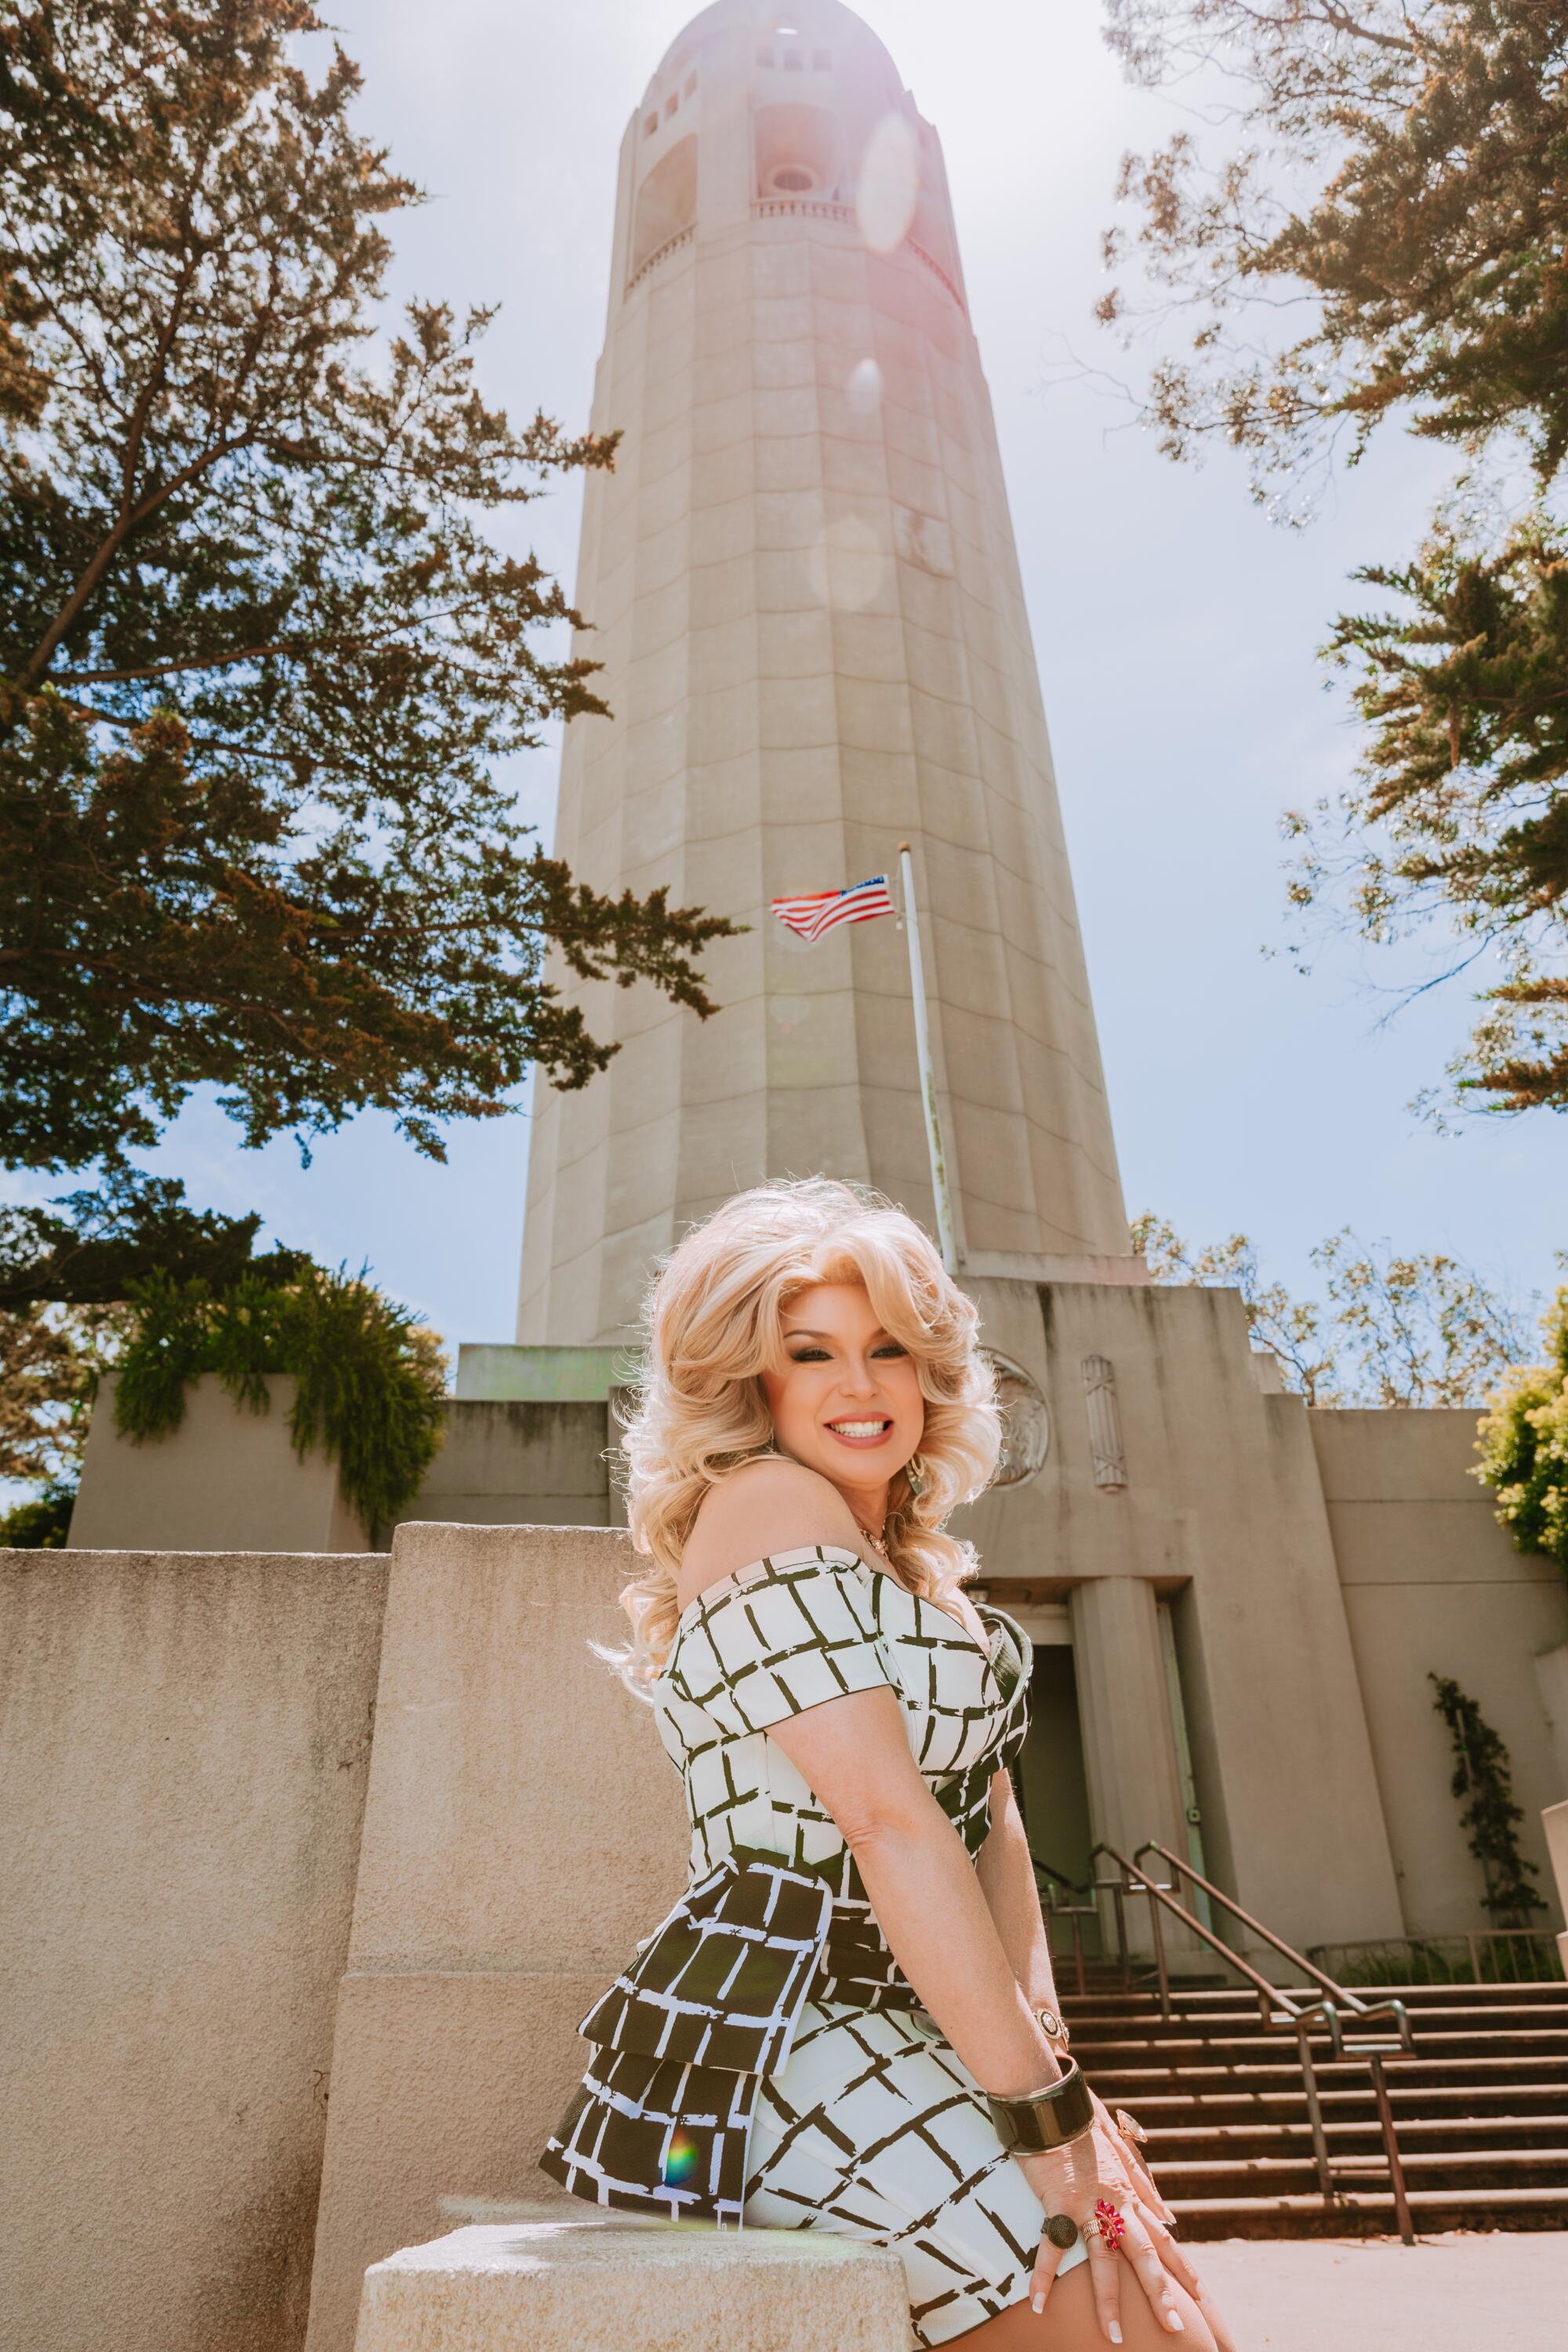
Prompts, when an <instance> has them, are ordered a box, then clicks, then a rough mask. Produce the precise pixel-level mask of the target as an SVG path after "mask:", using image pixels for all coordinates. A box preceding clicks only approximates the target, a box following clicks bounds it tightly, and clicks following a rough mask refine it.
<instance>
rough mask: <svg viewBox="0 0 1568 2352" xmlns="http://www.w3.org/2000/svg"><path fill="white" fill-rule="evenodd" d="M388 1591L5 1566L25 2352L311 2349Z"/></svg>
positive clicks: (213, 1564) (6, 1878) (16, 2144)
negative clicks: (343, 1981)
mask: <svg viewBox="0 0 1568 2352" xmlns="http://www.w3.org/2000/svg"><path fill="white" fill-rule="evenodd" d="M605 1540H606V1541H607V1540H608V1538H605ZM386 1573H387V1563H386V1560H385V1559H384V1556H379V1555H375V1554H370V1555H363V1554H362V1555H361V1556H360V1557H358V1558H357V1559H320V1558H314V1557H312V1558H279V1557H277V1556H269V1555H268V1554H266V1553H257V1552H245V1553H240V1554H237V1555H236V1554H231V1555H228V1556H226V1557H225V1556H222V1555H217V1556H215V1555H212V1554H205V1555H196V1556H193V1555H191V1554H189V1553H186V1554H176V1555H173V1556H171V1555H167V1554H164V1555H162V1556H159V1555H155V1554H153V1555H149V1554H144V1553H140V1552H124V1551H121V1552H98V1553H93V1552H81V1551H43V1552H40V1551H7V1552H0V1660H3V1661H4V1666H3V1669H0V1780H4V1784H5V1805H4V1807H3V1808H0V1980H3V1981H4V1983H5V1999H4V2000H3V2001H0V2079H3V2080H4V2083H5V2098H4V2104H5V2127H4V2129H3V2130H0V2212H3V2213H4V2215H5V2261H4V2263H0V2344H4V2345H5V2347H7V2352H132V2347H136V2352H141V2347H146V2352H216V2347H219V2346H221V2347H223V2352H299V2347H300V2342H301V2339H302V2337H303V2335H304V2327H305V2311H306V2300H307V2296H308V2294H309V2286H310V2249H311V2241H312V2237H313V2233H314V2227H315V2210H316V2200H317V2188H318V2183H319V2179H320V2173H321V2149H322V2142H323V2137H324V2134H325V2131H326V2121H327V2082H328V2069H329V2066H330V2064H331V2048H332V2012H333V2002H334V1997H335V1991H336V1986H337V1980H338V1978H339V1976H340V1974H341V1972H342V1966H343V1958H344V1954H345V1951H346V1949H347V1945H348V1935H349V1916H350V1908H351V1905H352V1903H353V1885H354V1869H355V1860H356V1856H357V1854H358V1851H359V1834H360V1822H361V1816H362V1812H363V1804H364V1793H365V1786H366V1781H367V1779H368V1771H369V1759H370V1747H371V1724H372V1709H373V1703H374V1696H375V1685H376V1661H377V1654H378V1651H379V1646H380V1638H381V1619H382V1611H383V1607H384V1600H385V1591H386ZM432 2219H434V2217H432Z"/></svg>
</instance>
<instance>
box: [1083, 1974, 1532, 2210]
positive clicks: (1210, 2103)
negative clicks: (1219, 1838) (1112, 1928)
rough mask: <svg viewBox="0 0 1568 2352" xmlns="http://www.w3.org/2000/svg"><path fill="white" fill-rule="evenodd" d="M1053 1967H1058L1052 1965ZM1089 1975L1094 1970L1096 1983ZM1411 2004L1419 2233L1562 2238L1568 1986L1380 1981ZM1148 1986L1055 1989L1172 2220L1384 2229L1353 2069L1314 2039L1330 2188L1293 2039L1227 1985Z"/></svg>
mask: <svg viewBox="0 0 1568 2352" xmlns="http://www.w3.org/2000/svg"><path fill="white" fill-rule="evenodd" d="M1064 1973H1066V1972H1065V1971H1064ZM1095 1975H1096V1976H1100V1971H1099V1970H1096V1971H1095ZM1390 1992H1397V1993H1398V1995H1399V1997H1400V1999H1401V2000H1404V2001H1405V2003H1406V2004H1407V2005H1408V2008H1409V2011H1410V2017H1411V2024H1412V2028H1413V2031H1414V2035H1415V2051H1416V2054H1415V2057H1414V2058H1405V2057H1394V2058H1391V2059H1390V2060H1389V2062H1388V2081H1389V2091H1390V2101H1391V2105H1392V2106H1393V2110H1394V2123H1395V2126H1396V2129H1397V2134H1398V2140H1399V2148H1400V2153H1401V2155H1402V2157H1403V2158H1404V2162H1405V2179H1406V2183H1407V2186H1408V2189H1409V2194H1410V2206H1411V2213H1412V2218H1413V2220H1414V2221H1415V2227H1416V2229H1417V2230H1418V2231H1422V2230H1451V2229H1459V2228H1464V2229H1482V2230H1534V2229H1558V2230H1560V2229H1563V2228H1568V1984H1563V1983H1546V1984H1526V1985H1489V1984H1483V1985H1412V1986H1408V1987H1399V1986H1395V1987H1384V1986H1379V1987H1378V1988H1377V1989H1376V1990H1375V1991H1371V1992H1369V1993H1368V1995H1367V1998H1369V1999H1371V2000H1378V1999H1383V1998H1386V1997H1387V1996H1388V1994H1389V1993H1390ZM1171 2001H1172V2010H1173V2015H1172V2016H1171V2017H1170V2018H1169V2019H1166V2018H1163V2017H1162V2016H1161V2014H1160V2005H1159V2001H1158V1999H1157V1997H1156V1996H1155V1995H1154V1994H1153V1993H1152V1992H1137V1991H1133V1992H1129V1991H1126V1990H1122V1989H1121V1983H1120V1980H1119V1979H1115V1978H1113V1977H1112V1976H1111V1974H1110V1971H1106V1972H1105V1973H1104V1975H1103V1977H1101V1978H1100V1981H1099V1982H1098V1983H1097V1982H1095V1981H1094V1980H1093V1979H1092V1978H1091V1979H1090V1981H1089V1987H1088V1990H1086V1991H1085V1992H1083V1993H1079V1994H1076V1995H1073V1994H1068V1993H1065V1992H1064V1994H1063V1997H1062V2006H1063V2011H1064V2013H1065V2015H1066V2017H1067V2020H1068V2024H1069V2026H1070V2027H1071V2030H1072V2046H1073V2052H1074V2054H1075V2055H1076V2056H1077V2057H1078V2058H1079V2061H1080V2062H1081V2063H1082V2066H1083V2069H1084V2072H1085V2074H1087V2075H1088V2076H1089V2080H1090V2082H1091V2083H1092V2084H1093V2085H1094V2087H1095V2089H1096V2090H1097V2091H1098V2092H1099V2093H1100V2096H1101V2097H1102V2098H1103V2099H1104V2100H1105V2101H1106V2102H1107V2104H1108V2105H1110V2106H1112V2107H1115V2106H1124V2107H1127V2108H1128V2109H1130V2110H1131V2113H1132V2114H1133V2115H1135V2116H1137V2118H1138V2120H1139V2122H1140V2123H1141V2124H1142V2126H1143V2127H1144V2129H1145V2130H1146V2131H1147V2132H1148V2135H1149V2146H1148V2148H1147V2150H1146V2151H1145V2153H1146V2154H1147V2156H1148V2158H1149V2160H1150V2162H1151V2164H1152V2167H1153V2168H1154V2172H1155V2174H1156V2177H1157V2178H1158V2179H1159V2182H1160V2185H1161V2188H1162V2189H1163V2192H1164V2194H1165V2196H1166V2198H1167V2199H1168V2200H1169V2201H1170V2203H1171V2204H1172V2205H1173V2207H1174V2208H1175V2210H1176V2211H1177V2213H1178V2215H1179V2216H1180V2219H1181V2234H1182V2235H1183V2237H1184V2238H1187V2239H1203V2238H1236V2237H1249V2238H1307V2237H1346V2236H1357V2237H1363V2236H1364V2237H1372V2236H1382V2235H1384V2234H1386V2233H1388V2232H1390V2231H1393V2229H1394V2199H1393V2194H1392V2190H1391V2189H1390V2186H1389V2179H1388V2172H1387V2168H1386V2165H1385V2163H1384V2154H1383V2141H1382V2136H1381V2134H1380V2132H1379V2129H1378V2124H1377V2116H1376V2109H1375V2107H1374V2105H1373V2095H1372V2084H1371V2079H1370V2076H1369V2074H1368V2071H1367V2066H1366V2062H1365V2060H1364V2059H1356V2058H1346V2059H1345V2060H1343V2061H1342V2062H1340V2063H1335V2062H1332V2061H1331V2060H1330V2057H1329V2053H1328V2043H1327V2041H1326V2039H1325V2040H1323V2041H1321V2042H1316V2041H1315V2042H1314V2044H1313V2048H1314V2053H1316V2054H1317V2055H1318V2067H1317V2073H1318V2080H1319V2084H1320V2087H1321V2096H1322V2103H1323V2116H1324V2122H1325V2125H1326V2127H1327V2135H1328V2141H1329V2149H1330V2158H1331V2165H1332V2168H1333V2170H1334V2173H1335V2176H1336V2194H1335V2198H1334V2200H1333V2202H1332V2203H1331V2204H1329V2205H1325V2203H1324V2200H1323V2197H1322V2194H1321V2189H1320V2187H1319V2183H1318V2175H1317V2168H1316V2165H1315V2163H1314V2161H1313V2156H1312V2141H1311V2134H1310V2129H1309V2127H1308V2121H1307V2101H1306V2094H1305V2090H1304V2088H1303V2085H1302V2081H1301V2067H1300V2059H1299V2057H1298V2055H1297V2050H1296V2042H1295V2037H1294V2035H1293V2034H1291V2033H1287V2032H1279V2031H1278V2030H1276V2031H1274V2032H1269V2031H1268V2029H1266V2028H1265V2026H1264V2024H1263V2021H1262V2019H1261V2017H1260V2016H1259V2014H1258V2002H1257V2001H1256V2000H1254V1999H1253V1998H1252V1997H1251V1996H1250V1994H1248V1993H1246V1992H1244V1991H1242V1990H1237V1989H1235V1988H1233V1987H1226V1988H1223V1989H1216V1988H1205V1989H1199V1990H1173V1992H1172V1996H1171Z"/></svg>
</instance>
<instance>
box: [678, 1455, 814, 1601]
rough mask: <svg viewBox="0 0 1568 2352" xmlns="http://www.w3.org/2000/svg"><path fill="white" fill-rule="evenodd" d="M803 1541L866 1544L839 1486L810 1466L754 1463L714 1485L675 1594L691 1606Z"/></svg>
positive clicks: (702, 1508) (704, 1502) (702, 1509)
mask: <svg viewBox="0 0 1568 2352" xmlns="http://www.w3.org/2000/svg"><path fill="white" fill-rule="evenodd" d="M801 1544H841V1545H844V1546H846V1547H847V1549H850V1550H852V1551H853V1550H857V1549H859V1546H860V1530H859V1528H858V1527H857V1526H856V1524H855V1518H854V1514H853V1513H852V1512H851V1510H850V1508H849V1506H848V1505H847V1503H846V1501H845V1500H844V1497H843V1496H842V1495H840V1494H839V1492H838V1490H837V1487H836V1486H832V1485H831V1484H830V1483H829V1481H828V1480H827V1479H826V1478H824V1477H822V1476H821V1475H819V1474H818V1473H817V1472H816V1471H815V1470H808V1469H806V1467H805V1465H804V1463H800V1462H784V1461H780V1460H777V1459H773V1458H770V1459H768V1460H765V1461H758V1462H748V1463H746V1464H745V1465H744V1466H743V1467H742V1469H739V1470H737V1471H735V1472H734V1474H733V1475H731V1477H728V1478H724V1479H721V1481H720V1483H719V1485H718V1486H711V1487H710V1489H709V1491H708V1493H707V1494H706V1495H705V1496H703V1498H702V1502H701V1506H700V1508H699V1510H698V1513H697V1520H696V1524H695V1526H694V1527H693V1528H692V1530H691V1533H690V1535H689V1537H688V1538H687V1542H686V1549H685V1551H684V1553H683V1554H682V1556H681V1561H680V1578H679V1586H678V1589H677V1598H678V1600H679V1604H680V1606H681V1607H682V1608H683V1609H685V1608H688V1607H689V1605H690V1603H691V1602H692V1601H695V1600H696V1598H697V1596H698V1594H699V1593H700V1592H705V1591H707V1589H708V1587H709V1586H710V1584H716V1583H717V1582H718V1581H719V1580H720V1578H721V1577H724V1576H733V1575H734V1573H735V1570H737V1569H740V1568H749V1567H750V1566H751V1564H752V1561H753V1560H755V1559H765V1558H766V1556H767V1555H768V1554H769V1553H770V1552H775V1551H793V1550H795V1549H796V1547H797V1546H799V1545H801Z"/></svg>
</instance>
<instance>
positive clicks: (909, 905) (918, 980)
mask: <svg viewBox="0 0 1568 2352" xmlns="http://www.w3.org/2000/svg"><path fill="white" fill-rule="evenodd" d="M899 870H900V877H901V878H902V881H903V886H904V921H905V923H906V924H907V926H908V928H909V934H910V993H911V994H912V996H913V998H914V1004H915V1051H916V1053H917V1054H918V1055H919V1056H920V1065H921V1103H922V1104H923V1105H924V1108H925V1115H926V1143H927V1145H928V1147H929V1148H930V1151H931V1192H932V1194H933V1195H934V1197H935V1201H936V1234H937V1240H938V1242H939V1244H941V1248H942V1264H943V1265H945V1266H946V1268H947V1270H948V1272H949V1274H953V1275H955V1274H956V1273H957V1272H958V1250H957V1247H956V1245H955V1244H954V1242H953V1238H952V1203H951V1202H950V1201H949V1199H948V1196H947V1159H946V1155H945V1153H944V1152H943V1150H942V1119H941V1117H940V1115H939V1113H938V1111H937V1107H936V1076H935V1073H934V1072H933V1071H932V1069H931V1029H930V1026H929V1024H928V1023H927V1021H926V983H925V970H924V967H923V965H922V964H921V927H920V923H919V921H918V919H917V918H916V915H915V864H914V858H913V856H911V855H910V845H909V843H908V842H907V841H900V844H899Z"/></svg>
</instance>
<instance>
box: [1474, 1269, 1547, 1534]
mask: <svg viewBox="0 0 1568 2352" xmlns="http://www.w3.org/2000/svg"><path fill="white" fill-rule="evenodd" d="M1543 1328H1544V1330H1545V1334H1546V1344H1547V1352H1548V1359H1549V1360H1548V1361H1547V1362H1546V1363H1545V1364H1543V1365H1542V1364H1531V1365H1525V1366H1522V1367H1521V1369H1520V1370H1517V1371H1514V1372H1511V1373H1510V1374H1509V1376H1508V1377H1507V1378H1506V1379H1505V1380H1504V1381H1503V1383H1502V1386H1501V1387H1500V1390H1499V1391H1498V1393H1497V1395H1496V1397H1495V1398H1494V1399H1493V1401H1492V1405H1491V1410H1490V1411H1489V1412H1488V1414H1487V1416H1486V1418H1485V1420H1484V1421H1483V1422H1482V1423H1481V1425H1480V1430H1479V1437H1478V1441H1477V1443H1478V1447H1479V1453H1480V1456H1481V1459H1480V1465H1479V1468H1478V1470H1477V1472H1476V1476H1477V1477H1478V1478H1479V1479H1481V1480H1482V1481H1483V1482H1484V1484H1485V1485H1487V1486H1491V1487H1494V1488H1495V1489H1496V1492H1497V1498H1498V1500H1497V1515H1498V1517H1499V1518H1500V1520H1501V1522H1502V1524H1503V1526H1504V1527H1505V1528H1507V1529H1508V1530H1509V1533H1510V1535H1511V1536H1512V1538H1513V1539H1514V1542H1515V1543H1516V1544H1517V1546H1518V1547H1519V1549H1520V1550H1521V1551H1536V1552H1543V1553H1544V1554H1545V1555H1546V1557H1547V1559H1554V1560H1555V1561H1556V1562H1557V1565H1558V1567H1559V1568H1561V1569H1563V1570H1564V1571H1565V1572H1568V1287H1564V1288H1563V1289H1561V1290H1560V1291H1559V1292H1558V1293H1557V1296H1556V1297H1555V1299H1554V1300H1553V1301H1552V1306H1551V1307H1550V1308H1549V1309H1548V1311H1547V1315H1546V1319H1545V1324H1544V1327H1543Z"/></svg>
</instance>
